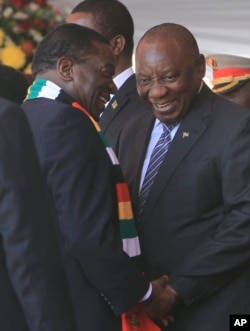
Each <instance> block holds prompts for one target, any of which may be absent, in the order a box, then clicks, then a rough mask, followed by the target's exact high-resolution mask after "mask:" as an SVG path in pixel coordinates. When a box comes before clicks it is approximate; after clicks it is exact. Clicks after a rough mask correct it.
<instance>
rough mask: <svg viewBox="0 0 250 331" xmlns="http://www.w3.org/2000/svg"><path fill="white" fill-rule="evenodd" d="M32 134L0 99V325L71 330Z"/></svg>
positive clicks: (21, 330) (15, 329) (15, 330)
mask: <svg viewBox="0 0 250 331" xmlns="http://www.w3.org/2000/svg"><path fill="white" fill-rule="evenodd" d="M46 198H47V197H46V191H45V187H44V182H43V178H42V173H41V169H40V167H39V164H38V160H37V156H36V152H35V147H34V144H33V140H32V135H31V132H30V130H29V126H28V123H27V120H26V118H25V116H24V114H23V112H22V110H21V108H20V107H19V106H17V105H15V104H13V103H10V102H9V101H7V100H3V99H0V329H1V331H28V330H29V331H56V330H64V331H74V330H76V329H75V324H74V319H73V317H72V316H73V311H72V304H71V301H70V295H69V291H68V285H67V280H66V274H65V271H64V269H63V264H62V258H61V255H60V252H59V245H58V241H57V238H56V234H55V229H54V226H53V223H52V220H51V218H50V214H49V206H48V202H47V200H46Z"/></svg>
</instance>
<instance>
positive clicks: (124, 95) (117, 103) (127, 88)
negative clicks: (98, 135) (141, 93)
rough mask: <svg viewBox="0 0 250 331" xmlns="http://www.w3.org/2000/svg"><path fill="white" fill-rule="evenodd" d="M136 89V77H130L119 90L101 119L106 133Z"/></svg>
mask: <svg viewBox="0 0 250 331" xmlns="http://www.w3.org/2000/svg"><path fill="white" fill-rule="evenodd" d="M135 89H136V80H135V75H134V74H133V75H132V76H130V77H129V78H128V79H127V80H126V81H125V83H124V84H123V85H122V86H121V87H120V88H119V90H118V92H117V93H116V94H115V95H114V96H113V98H112V99H111V100H110V102H109V104H108V106H107V108H106V109H105V111H104V113H103V115H102V116H101V118H100V121H99V123H100V125H101V128H102V130H103V131H104V132H105V131H106V130H107V128H108V127H109V125H110V123H111V122H112V121H113V119H114V118H115V117H116V116H117V115H118V114H119V112H120V111H121V109H122V108H123V107H124V105H125V104H126V103H127V102H128V100H129V98H128V95H129V93H131V92H133V91H134V90H135Z"/></svg>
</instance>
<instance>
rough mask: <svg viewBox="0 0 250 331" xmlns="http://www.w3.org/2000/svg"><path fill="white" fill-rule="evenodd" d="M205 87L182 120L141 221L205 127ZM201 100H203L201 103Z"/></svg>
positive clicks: (206, 109)
mask: <svg viewBox="0 0 250 331" xmlns="http://www.w3.org/2000/svg"><path fill="white" fill-rule="evenodd" d="M207 89H208V87H206V86H205V87H204V88H203V90H202V91H201V93H200V94H201V95H200V96H199V97H198V100H197V102H196V103H195V105H194V106H193V109H192V110H191V111H190V112H189V113H188V114H187V116H186V117H185V118H183V120H182V123H181V125H180V127H179V129H178V131H177V133H176V135H175V137H174V139H173V141H172V143H171V145H170V148H169V150H168V152H167V155H166V157H165V159H164V161H163V163H162V165H161V168H160V170H159V172H158V174H157V176H156V179H155V182H154V184H153V186H152V189H151V191H150V193H149V196H148V200H147V201H146V203H145V206H144V209H143V211H142V215H141V222H143V220H144V219H145V218H146V217H147V216H146V215H148V213H149V212H150V211H151V209H152V208H153V207H154V205H155V203H156V202H157V200H158V198H159V196H160V195H161V193H162V191H163V190H164V188H165V187H166V185H167V184H168V182H169V180H170V178H171V176H172V175H173V174H174V172H175V170H176V169H177V167H178V165H179V164H180V163H181V161H182V160H183V159H184V158H185V157H186V155H187V154H188V153H189V151H190V149H191V148H192V147H193V146H194V145H195V144H196V142H197V141H198V140H199V138H200V137H201V135H202V134H203V133H204V132H205V130H206V129H207V124H206V122H205V121H204V118H205V117H207V116H209V115H210V107H209V102H207V103H205V104H204V97H205V95H206V94H207V92H208V95H209V93H212V92H210V91H207ZM201 100H203V101H202V103H201ZM201 107H202V108H201Z"/></svg>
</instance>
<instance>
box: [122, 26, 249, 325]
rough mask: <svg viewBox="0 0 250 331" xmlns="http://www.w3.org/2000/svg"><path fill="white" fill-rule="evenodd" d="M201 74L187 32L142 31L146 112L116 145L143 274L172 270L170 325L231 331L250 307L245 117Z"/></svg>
mask: <svg viewBox="0 0 250 331" xmlns="http://www.w3.org/2000/svg"><path fill="white" fill-rule="evenodd" d="M204 74H205V58H204V56H203V55H202V54H200V53H199V48H198V45H197V42H196V40H195V38H194V36H193V35H192V34H191V32H190V31H189V30H187V29H186V28H185V27H183V26H181V25H178V24H173V23H165V24H161V25H158V26H155V27H153V28H151V29H150V30H149V31H147V32H146V33H145V34H144V36H143V37H142V38H141V40H140V41H139V44H138V46H137V49H136V76H137V88H138V92H139V95H140V96H141V97H142V98H143V100H144V101H145V102H147V104H148V106H149V107H150V110H151V112H148V114H145V115H144V116H141V117H140V118H138V120H135V121H134V122H133V124H132V123H131V124H130V126H129V127H127V128H126V129H125V130H124V131H123V132H122V134H121V137H120V141H119V153H118V157H119V159H120V162H121V165H122V168H123V171H124V174H125V177H126V179H127V181H128V184H129V185H130V189H131V193H132V201H133V202H134V210H137V212H136V215H135V216H136V219H138V224H137V226H138V230H139V234H140V241H141V247H142V257H143V261H144V265H145V271H146V274H147V276H148V277H149V278H151V279H154V278H156V277H157V276H159V275H161V274H167V275H168V276H169V283H168V286H167V289H168V291H169V296H168V297H169V303H170V306H169V307H170V310H169V312H172V313H173V314H174V315H175V322H174V323H173V324H172V325H170V326H169V327H168V328H167V329H166V330H169V331H170V330H171V331H173V330H174V331H198V330H199V331H201V330H202V331H212V330H213V331H228V327H229V317H230V314H249V311H250V286H249V285H250V283H249V279H250V263H249V262H250V193H249V192H250V153H249V146H250V113H249V111H248V110H247V109H244V108H242V107H241V106H239V105H236V104H234V103H232V102H229V101H228V100H226V99H224V98H223V97H221V96H218V95H216V94H215V93H213V92H212V91H211V90H210V89H209V87H208V86H206V85H205V83H204V82H203V80H202V78H203V76H204ZM171 141H172V142H171ZM131 155H132V156H133V157H131ZM162 329H164V327H162ZM164 330H165V329H164Z"/></svg>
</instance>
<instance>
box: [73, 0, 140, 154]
mask: <svg viewBox="0 0 250 331" xmlns="http://www.w3.org/2000/svg"><path fill="white" fill-rule="evenodd" d="M68 22H70V23H77V24H81V25H83V26H87V27H88V28H91V29H93V30H95V31H97V32H99V33H100V34H101V35H103V36H104V37H105V38H106V39H107V40H108V41H109V43H110V45H111V47H112V51H113V54H114V56H115V60H116V67H115V75H114V82H115V84H116V87H117V89H118V90H117V93H115V95H114V96H113V97H112V99H111V100H110V102H109V103H108V104H106V110H105V112H103V114H102V115H101V118H100V121H99V124H100V126H101V128H102V130H103V132H104V134H105V136H106V137H107V139H108V141H109V142H110V144H111V146H113V147H114V148H115V146H116V143H117V138H118V136H119V133H120V132H121V130H122V128H123V127H124V126H126V125H127V124H128V123H129V122H130V121H133V120H134V118H136V117H137V116H138V115H140V114H142V113H144V112H145V111H146V108H145V105H144V104H143V103H142V101H141V99H140V97H139V95H138V93H137V90H136V79H135V74H134V72H133V68H132V54H133V47H134V40H133V36H134V22H133V18H132V17H131V14H130V13H129V11H128V9H127V8H126V7H125V6H124V4H122V3H121V2H119V1H117V0H108V1H102V0H94V1H93V0H85V1H82V2H80V3H79V4H78V5H77V6H76V7H75V8H74V9H73V10H72V13H71V15H70V16H69V17H68Z"/></svg>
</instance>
